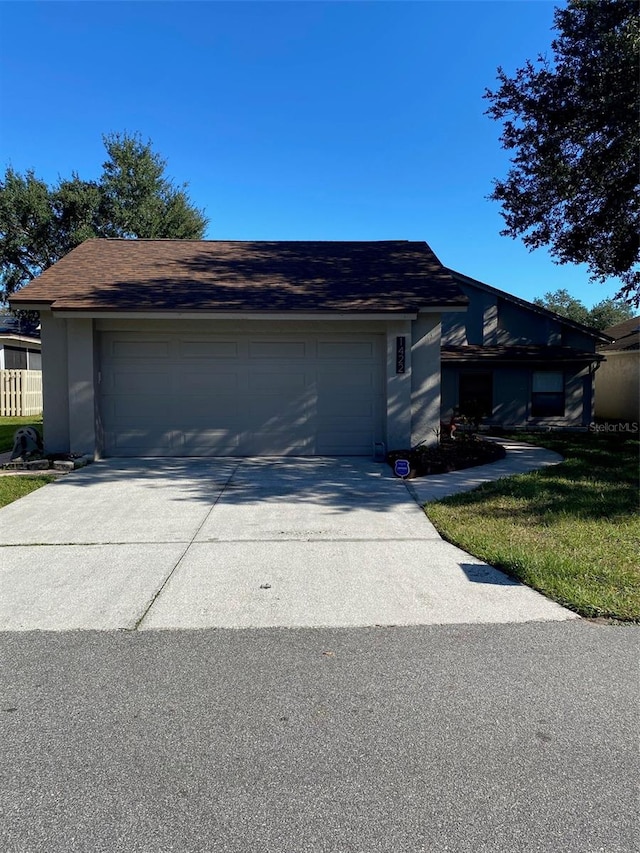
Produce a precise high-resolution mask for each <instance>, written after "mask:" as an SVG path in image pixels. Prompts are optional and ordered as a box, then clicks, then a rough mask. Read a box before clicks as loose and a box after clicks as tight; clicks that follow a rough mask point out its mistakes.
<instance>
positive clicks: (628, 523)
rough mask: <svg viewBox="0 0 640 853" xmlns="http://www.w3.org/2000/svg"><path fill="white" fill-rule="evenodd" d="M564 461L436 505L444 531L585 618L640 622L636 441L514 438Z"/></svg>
mask: <svg viewBox="0 0 640 853" xmlns="http://www.w3.org/2000/svg"><path fill="white" fill-rule="evenodd" d="M515 437H516V438H518V439H519V440H521V441H529V442H531V443H532V444H538V445H540V446H543V447H547V448H549V449H550V450H555V451H556V452H557V453H560V454H561V455H562V456H564V457H565V461H564V462H563V463H562V464H560V465H556V466H553V467H551V468H546V469H543V470H541V471H538V472H535V473H532V474H523V475H520V476H517V477H509V478H508V479H504V480H499V481H496V482H494V483H487V484H485V485H484V486H482V487H480V488H479V489H476V490H475V491H473V492H469V493H466V494H461V495H454V496H452V497H450V498H445V499H444V500H442V501H437V502H434V503H429V504H427V505H426V507H425V509H426V512H427V515H428V516H429V518H430V519H431V521H432V522H433V524H434V525H435V526H436V528H437V529H438V531H439V532H440V533H441V534H442V536H443V537H444V538H445V539H447V540H449V541H450V542H453V543H454V544H456V545H458V546H459V547H461V548H463V549H464V550H465V551H468V552H469V553H471V554H473V555H475V556H476V557H479V558H480V559H482V560H486V561H487V562H488V563H491V564H492V565H494V566H497V567H498V568H501V569H503V570H504V571H506V572H508V573H509V574H511V575H513V576H515V577H516V578H518V579H519V580H521V581H523V582H524V583H526V584H529V586H532V587H533V588H534V589H537V590H539V591H540V592H542V593H544V594H545V595H547V596H548V597H549V598H552V599H554V600H555V601H557V602H559V603H560V604H563V605H565V606H566V607H569V608H571V609H572V610H575V611H576V612H577V613H580V614H581V615H583V616H588V617H596V616H602V617H609V618H614V619H620V620H633V621H640V515H639V511H638V510H639V507H640V503H639V501H640V495H639V488H638V479H639V478H638V452H639V448H640V442H638V440H637V439H633V438H627V437H626V436H624V435H623V436H618V435H601V434H597V435H596V434H592V433H551V434H544V435H522V434H519V435H517V436H515Z"/></svg>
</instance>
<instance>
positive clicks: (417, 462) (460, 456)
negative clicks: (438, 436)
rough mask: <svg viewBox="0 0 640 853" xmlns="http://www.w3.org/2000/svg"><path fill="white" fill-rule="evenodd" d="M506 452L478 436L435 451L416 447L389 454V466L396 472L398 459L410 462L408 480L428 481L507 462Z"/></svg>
mask: <svg viewBox="0 0 640 853" xmlns="http://www.w3.org/2000/svg"><path fill="white" fill-rule="evenodd" d="M505 456H506V451H505V449H504V447H502V446H501V445H500V444H496V443H495V442H493V441H485V440H484V439H482V438H478V436H475V435H474V436H464V437H460V438H458V439H455V440H453V439H443V440H442V441H440V443H439V444H438V445H435V446H433V447H423V446H418V447H414V448H412V449H411V450H390V451H389V453H387V463H388V464H389V465H390V466H391V467H392V468H393V466H394V464H395V462H396V460H397V459H406V460H407V461H408V462H409V467H410V472H409V475H408V477H407V478H406V479H408V480H411V479H413V478H414V477H427V476H429V474H446V473H448V472H450V471H460V470H462V469H464V468H473V467H475V466H476V465H487V464H489V463H490V462H497V461H498V460H500V459H504V457H505Z"/></svg>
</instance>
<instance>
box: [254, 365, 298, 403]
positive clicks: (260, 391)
mask: <svg viewBox="0 0 640 853" xmlns="http://www.w3.org/2000/svg"><path fill="white" fill-rule="evenodd" d="M248 384H249V390H250V391H251V393H252V394H257V395H261V396H269V395H271V394H277V395H279V396H280V397H282V396H283V393H287V392H288V393H291V394H295V395H298V394H304V393H305V389H306V387H307V384H308V381H307V374H306V373H304V372H302V373H301V372H297V373H294V372H292V371H288V370H283V371H282V372H281V373H280V372H277V371H275V372H274V371H270V372H269V373H265V372H263V371H251V372H250V374H249V383H248Z"/></svg>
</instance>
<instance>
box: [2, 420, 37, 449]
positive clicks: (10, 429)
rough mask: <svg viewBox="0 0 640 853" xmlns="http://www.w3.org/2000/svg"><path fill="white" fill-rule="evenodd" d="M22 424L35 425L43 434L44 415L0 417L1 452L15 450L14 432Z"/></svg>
mask: <svg viewBox="0 0 640 853" xmlns="http://www.w3.org/2000/svg"><path fill="white" fill-rule="evenodd" d="M20 426H34V427H35V428H36V429H37V430H38V431H39V432H40V434H41V435H42V415H35V416H34V417H31V418H0V453H4V452H5V451H7V450H13V434H14V433H15V431H16V430H17V429H18V427H20Z"/></svg>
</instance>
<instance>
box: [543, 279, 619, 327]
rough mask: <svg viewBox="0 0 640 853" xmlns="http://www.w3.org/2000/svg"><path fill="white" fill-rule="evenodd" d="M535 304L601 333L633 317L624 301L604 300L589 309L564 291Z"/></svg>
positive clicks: (556, 291) (558, 291)
mask: <svg viewBox="0 0 640 853" xmlns="http://www.w3.org/2000/svg"><path fill="white" fill-rule="evenodd" d="M533 304H534V305H540V306H541V307H542V308H548V309H549V310H550V311H555V313H556V314H560V315H561V316H562V317H568V318H569V319H570V320H575V322H576V323H583V324H584V325H585V326H591V327H592V328H593V329H599V330H600V331H602V330H603V329H606V328H608V327H609V326H615V324H616V323H622V322H623V320H628V319H629V318H630V317H633V310H632V308H631V306H630V305H629V303H628V302H625V301H624V300H619V299H603V300H602V302H598V304H597V305H594V306H593V308H591V309H589V308H587V307H586V306H585V305H584V304H583V303H582V302H581V301H580V300H579V299H574V297H573V296H571V295H570V293H569V291H567V290H564V289H561V290H555V291H554V292H553V293H551V292H549V293H545V295H544V297H537V298H536V299H534V300H533Z"/></svg>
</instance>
